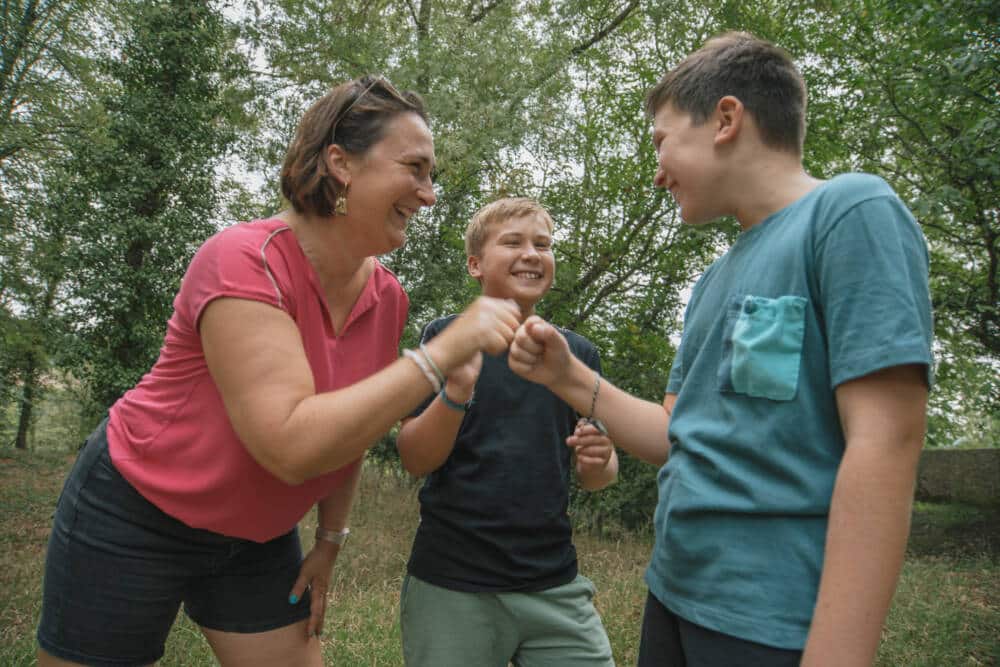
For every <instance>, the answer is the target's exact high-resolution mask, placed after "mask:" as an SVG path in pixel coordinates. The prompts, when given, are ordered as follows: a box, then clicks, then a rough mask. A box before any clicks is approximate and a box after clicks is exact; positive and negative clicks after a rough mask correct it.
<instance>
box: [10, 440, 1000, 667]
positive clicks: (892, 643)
mask: <svg viewBox="0 0 1000 667" xmlns="http://www.w3.org/2000/svg"><path fill="white" fill-rule="evenodd" d="M72 459H73V457H72V456H69V455H66V454H55V453H52V452H49V451H34V452H20V451H15V450H12V449H9V448H8V449H0V665H4V666H5V667H6V666H15V665H31V664H33V663H34V652H35V644H34V629H35V624H36V622H37V620H38V611H39V598H40V591H41V570H42V561H43V557H44V549H45V541H46V537H47V534H48V530H49V521H50V517H51V514H52V508H53V506H54V503H55V500H56V497H57V496H58V493H59V489H60V487H61V484H62V480H63V477H64V475H65V474H66V472H67V471H68V469H69V466H70V465H71V463H72ZM416 522H417V500H416V488H415V487H414V486H413V485H412V484H410V483H409V481H408V480H406V479H404V478H401V477H399V476H397V475H395V474H392V473H384V472H379V471H377V470H373V469H369V470H368V471H367V474H366V476H365V480H364V483H363V485H362V489H361V493H360V497H359V499H358V504H357V508H356V511H355V513H354V516H353V518H352V522H351V524H352V525H351V530H352V534H351V541H350V542H349V544H348V547H347V548H346V549H345V550H344V552H343V553H342V554H341V557H340V560H339V562H338V564H337V577H336V582H337V583H336V587H335V589H334V591H333V593H332V595H331V598H330V609H329V611H328V613H327V626H326V632H325V633H324V638H323V644H324V655H325V657H326V664H328V665H335V666H338V667H339V666H344V667H356V666H361V665H401V664H402V658H401V655H400V649H399V627H398V622H397V617H398V604H399V585H400V581H401V580H402V576H403V570H404V567H405V563H406V557H407V554H408V550H409V547H410V540H411V539H412V536H413V530H414V528H415V527H416ZM313 524H314V518H313V517H312V516H310V517H307V518H306V519H305V521H304V530H303V534H304V535H309V534H310V533H311V530H310V529H311V528H312V526H313ZM998 532H1000V519H998V517H997V516H996V513H995V512H993V513H991V512H988V511H986V510H981V509H976V508H969V507H960V506H954V505H926V504H918V505H917V507H916V510H915V514H914V531H913V539H911V550H910V554H909V557H908V558H907V562H906V565H905V568H904V570H903V576H902V580H901V582H900V586H899V589H898V592H897V594H896V598H895V601H894V604H893V608H892V611H891V613H890V616H889V619H888V622H887V624H886V627H885V628H884V630H883V635H882V636H883V642H882V646H881V649H880V651H879V657H878V661H877V663H876V664H878V665H879V666H880V667H898V666H906V667H919V666H926V667H942V666H947V667H957V666H962V665H968V666H974V665H975V666H980V665H998V664H1000V662H998V660H1000V658H998V655H1000V648H998V637H1000V596H998V592H1000V576H998V575H1000V569H998V551H1000V550H998V546H1000V540H998ZM577 547H578V551H579V553H580V558H581V571H582V572H583V573H584V574H586V575H587V576H589V577H590V578H591V579H593V580H594V582H595V583H596V584H597V586H598V589H599V591H600V592H599V593H598V597H597V599H596V604H597V607H598V609H599V610H600V612H601V614H602V616H603V618H604V622H605V625H606V626H607V629H608V633H609V635H610V637H611V643H612V646H613V649H614V653H615V658H616V661H617V662H618V664H620V665H630V664H635V658H636V649H637V643H638V630H639V624H640V620H641V613H642V605H643V602H644V600H645V595H646V589H645V587H644V586H643V583H642V572H643V569H644V568H645V565H646V559H647V557H648V555H649V550H650V538H649V537H648V536H630V537H627V538H625V539H616V540H611V539H601V538H597V537H593V536H590V535H579V536H578V537H577ZM160 664H161V665H164V666H175V665H176V666H182V665H183V666H185V667H190V666H191V665H211V664H213V660H212V657H211V653H210V652H209V650H208V647H207V645H206V644H205V642H204V641H203V640H202V638H201V635H200V634H199V633H198V630H197V628H195V627H194V626H193V625H192V624H191V623H190V622H188V621H187V620H186V618H185V617H184V615H183V614H181V615H180V617H179V620H178V623H177V624H176V625H175V627H174V630H173V632H172V633H171V635H170V639H169V642H168V644H167V653H166V655H165V656H164V659H163V660H162V661H161V662H160Z"/></svg>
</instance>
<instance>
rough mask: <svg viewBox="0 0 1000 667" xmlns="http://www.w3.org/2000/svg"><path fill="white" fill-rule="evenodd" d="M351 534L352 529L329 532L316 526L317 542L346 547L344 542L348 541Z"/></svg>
mask: <svg viewBox="0 0 1000 667" xmlns="http://www.w3.org/2000/svg"><path fill="white" fill-rule="evenodd" d="M350 534H351V529H350V528H344V529H343V530H327V529H326V528H323V527H321V526H316V541H317V542H318V541H320V540H322V541H324V542H332V543H333V544H336V545H337V546H341V547H342V546H344V542H346V541H347V536H348V535H350Z"/></svg>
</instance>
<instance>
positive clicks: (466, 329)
mask: <svg viewBox="0 0 1000 667" xmlns="http://www.w3.org/2000/svg"><path fill="white" fill-rule="evenodd" d="M518 315H519V311H518V309H517V307H516V306H515V305H513V304H512V303H511V302H508V301H504V300H500V299H490V298H487V297H481V298H480V299H477V300H476V301H475V302H473V304H472V305H471V306H469V308H468V309H466V311H465V312H464V313H463V314H462V315H460V316H459V317H458V318H456V320H455V321H454V322H452V324H451V325H450V326H449V327H448V328H447V329H446V330H445V331H444V332H442V333H441V334H440V335H439V336H437V337H436V338H435V339H434V340H432V341H430V342H429V343H428V344H427V352H428V354H430V356H431V357H432V358H433V360H434V362H435V363H436V364H437V366H438V367H439V368H440V369H441V370H442V372H443V373H445V374H447V373H449V372H451V370H452V369H454V368H456V367H457V366H459V365H461V364H463V363H464V362H465V361H466V360H468V359H469V357H471V356H472V355H473V354H474V353H476V352H478V351H479V350H486V351H488V352H492V353H498V352H501V351H503V350H505V349H506V348H507V345H508V344H509V342H510V340H511V339H512V338H513V336H514V331H515V330H516V329H517V326H518ZM200 332H201V339H202V346H203V348H204V351H205V359H206V362H207V364H208V369H209V372H210V373H211V375H212V379H213V380H214V381H215V383H216V385H217V386H218V388H219V392H220V394H221V395H222V400H223V403H224V404H225V407H226V413H227V415H228V416H229V419H230V421H231V422H232V424H233V428H234V430H235V431H236V434H237V435H238V436H239V437H240V440H241V441H242V442H243V443H244V445H245V446H246V448H247V450H248V451H249V452H250V454H251V455H252V456H253V457H254V459H255V460H256V461H257V462H258V463H260V464H261V465H262V466H263V467H264V468H266V469H267V470H268V471H270V472H271V473H272V474H274V475H275V476H277V477H278V478H280V479H282V480H283V481H285V482H287V483H289V484H300V483H302V482H303V481H305V480H307V479H310V478H312V477H316V476H318V475H320V474H323V473H326V472H329V471H331V470H336V469H338V468H342V467H343V466H344V465H346V464H348V463H350V462H351V461H353V460H355V459H357V458H359V457H360V456H361V455H362V454H363V453H364V451H365V450H366V449H368V447H370V446H371V444H372V443H374V442H375V441H376V440H377V439H378V438H379V436H381V435H382V434H384V433H386V432H387V431H388V430H389V429H390V428H391V427H392V426H393V424H395V423H396V422H397V421H398V420H399V419H400V418H401V417H403V416H404V415H406V414H408V413H409V412H410V411H411V410H413V408H415V407H416V406H417V405H418V404H419V403H420V401H421V400H423V399H424V398H425V397H426V396H427V394H428V393H430V392H431V391H432V388H431V385H430V383H428V381H427V379H426V378H425V376H424V374H423V372H422V371H421V370H420V369H419V368H418V367H417V365H416V364H415V363H413V361H411V360H409V359H399V360H397V361H395V362H393V363H392V364H390V365H389V366H387V367H386V368H384V369H383V370H381V371H379V372H378V373H375V374H374V375H371V376H369V377H368V378H365V379H364V380H361V381H360V382H357V383H355V384H353V385H351V386H349V387H345V388H343V389H339V390H337V391H333V392H325V393H316V387H315V385H314V384H313V379H312V378H313V376H312V371H311V370H310V368H309V364H308V361H307V359H306V355H305V350H304V349H303V347H302V342H301V336H300V333H299V330H298V328H297V326H296V324H295V322H294V321H293V320H292V319H291V318H290V317H289V316H288V315H287V314H286V313H284V312H283V311H281V310H279V309H277V308H273V307H271V306H269V305H266V304H264V303H260V302H256V301H249V300H243V299H228V298H222V299H216V300H214V301H212V302H211V303H210V304H209V305H208V306H207V307H206V308H205V312H204V314H203V315H202V318H201V323H200ZM292 443H294V446H290V445H291V444H292Z"/></svg>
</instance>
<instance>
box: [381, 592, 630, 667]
mask: <svg viewBox="0 0 1000 667" xmlns="http://www.w3.org/2000/svg"><path fill="white" fill-rule="evenodd" d="M593 598H594V584H593V583H592V582H591V581H590V580H589V579H587V578H586V577H584V576H582V575H578V576H577V577H576V579H574V580H573V581H571V582H570V583H568V584H565V585H563V586H557V587H555V588H550V589H548V590H544V591H537V592H533V593H465V592H461V591H453V590H449V589H447V588H441V587H439V586H434V585H432V584H429V583H427V582H426V581H422V580H420V579H417V578H416V577H413V576H410V575H407V577H406V578H405V579H404V580H403V590H402V595H401V599H400V625H401V629H402V635H403V657H404V659H405V660H406V666H407V667H472V666H474V667H507V663H508V662H511V663H513V664H514V665H515V666H516V667H614V664H615V663H614V660H613V659H612V657H611V644H610V643H609V642H608V636H607V633H605V631H604V625H603V624H602V623H601V617H600V616H599V615H598V613H597V610H596V609H595V608H594V604H593Z"/></svg>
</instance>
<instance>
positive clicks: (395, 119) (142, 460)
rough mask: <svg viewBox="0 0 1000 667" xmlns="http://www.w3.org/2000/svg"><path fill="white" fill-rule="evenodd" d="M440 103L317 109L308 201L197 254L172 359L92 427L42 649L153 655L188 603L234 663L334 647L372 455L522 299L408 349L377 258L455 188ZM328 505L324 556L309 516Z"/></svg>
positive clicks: (297, 155) (142, 660)
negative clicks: (333, 585)
mask: <svg viewBox="0 0 1000 667" xmlns="http://www.w3.org/2000/svg"><path fill="white" fill-rule="evenodd" d="M433 167H434V144H433V140H432V138H431V133H430V130H429V129H428V125H427V117H426V113H425V111H424V107H423V103H422V101H421V100H420V98H419V97H418V96H417V95H415V94H413V93H408V92H407V93H400V92H397V91H396V90H395V89H394V88H393V87H392V86H391V84H389V82H387V81H386V80H385V79H383V78H381V77H380V78H372V77H364V78H362V79H359V80H355V81H351V82H348V83H345V84H343V85H341V86H339V87H337V88H335V89H333V90H332V91H331V92H330V93H328V94H327V95H326V96H325V97H323V98H322V99H320V100H319V101H318V102H317V103H316V104H314V105H313V106H312V107H311V108H310V109H309V110H308V111H307V112H306V114H305V115H304V116H303V118H302V120H301V122H300V124H299V127H298V131H297V133H296V137H295V140H294V142H293V143H292V145H291V148H290V149H289V151H288V155H287V156H286V159H285V164H284V167H283V169H282V172H281V187H282V192H283V193H284V195H285V197H286V198H287V199H288V201H289V202H290V203H291V209H290V210H288V211H285V212H283V213H281V214H279V215H277V216H275V217H273V218H271V219H267V220H258V221H254V222H252V223H246V224H242V225H235V226H233V227H230V228H228V229H226V230H224V231H222V232H220V233H218V234H216V235H215V236H213V237H212V238H211V239H209V240H208V241H207V242H206V243H205V244H204V245H203V246H202V248H201V249H200V250H199V251H198V253H197V254H196V255H195V257H194V259H193V260H192V262H191V265H190V267H189V268H188V271H187V273H186V275H185V277H184V281H183V283H182V285H181V288H180V291H179V292H178V294H177V297H176V299H175V301H174V314H173V316H172V317H171V319H170V322H169V323H168V327H167V334H166V337H165V340H164V344H163V348H162V350H161V354H160V358H159V359H158V361H157V362H156V364H155V365H154V366H153V368H152V370H151V371H150V372H149V373H148V374H147V375H146V376H144V377H143V379H142V380H141V381H140V382H139V384H138V385H137V386H136V387H135V388H133V389H132V390H131V391H129V392H128V393H126V394H125V395H124V396H123V397H122V398H121V399H120V400H119V401H118V402H117V403H116V404H115V405H114V406H113V407H112V408H111V411H110V414H109V417H108V419H106V420H105V421H104V422H103V423H102V424H101V426H100V427H99V428H98V429H97V431H95V432H94V434H92V435H91V437H90V438H89V440H88V443H87V446H86V447H85V448H84V450H83V452H82V453H81V456H80V458H79V460H78V461H77V463H76V465H75V466H74V469H73V471H72V472H71V473H70V476H69V479H68V480H67V482H66V486H65V488H64V490H63V494H62V496H61V498H60V501H59V505H58V508H57V511H56V516H55V520H54V526H53V531H52V536H51V538H50V542H49V552H48V555H47V558H46V570H45V584H44V593H43V606H42V618H41V621H40V625H39V630H38V641H39V653H38V656H39V664H40V665H43V666H46V665H62V664H76V663H84V664H115V665H131V664H150V663H153V662H155V661H156V660H157V659H159V658H160V657H161V656H162V654H163V646H164V640H165V638H166V636H167V634H168V633H169V630H170V627H171V625H172V623H173V620H174V618H175V616H176V613H177V610H178V607H179V606H180V604H181V603H182V602H183V604H184V609H185V612H186V613H187V614H188V616H189V617H191V618H192V619H193V620H194V621H195V622H196V623H197V624H198V625H199V626H200V627H201V629H202V632H203V633H204V634H205V637H206V638H207V640H208V642H209V644H210V645H211V647H212V650H213V651H214V652H215V655H216V656H217V657H218V659H219V661H220V662H221V663H222V664H223V665H240V666H244V665H277V664H281V665H321V664H322V659H321V654H320V645H319V641H318V640H317V638H316V637H317V635H318V634H319V631H320V629H321V628H322V624H323V616H324V611H325V607H326V599H325V598H326V591H327V587H328V584H329V580H330V576H331V572H332V569H333V565H334V562H335V561H336V558H337V554H338V552H339V550H340V548H341V545H342V544H343V542H344V539H345V538H346V536H347V533H348V530H347V518H348V514H349V512H350V508H351V501H352V499H353V497H354V493H355V488H356V485H357V480H358V476H359V471H360V464H359V461H360V458H361V457H362V456H363V454H364V452H365V450H366V449H367V448H368V447H369V446H370V445H371V444H372V443H374V442H375V441H376V440H377V438H378V437H379V436H380V435H382V434H383V433H385V432H386V431H388V430H389V428H391V426H392V425H393V424H394V423H395V422H396V421H397V420H398V419H399V418H400V417H401V416H403V415H406V414H408V413H409V412H410V410H412V409H413V408H414V407H415V406H416V405H417V404H419V403H420V402H421V401H422V400H423V399H424V398H425V397H426V396H427V395H428V394H429V393H430V391H432V390H434V391H439V390H440V389H441V386H442V385H443V383H444V381H445V377H446V375H447V374H448V373H449V372H451V371H452V370H453V369H456V368H458V367H461V366H462V365H463V364H465V363H470V362H471V360H472V359H474V357H476V356H478V354H479V352H480V351H481V350H485V351H488V352H493V353H496V352H500V351H502V350H504V349H506V347H507V345H508V344H509V342H510V340H511V339H512V338H513V335H514V331H515V329H516V328H517V326H518V319H517V309H516V307H515V306H514V305H512V304H511V303H508V302H505V301H499V300H492V299H480V300H478V301H476V302H474V303H473V304H472V305H471V306H470V307H469V308H468V310H467V311H466V312H465V313H464V314H463V316H462V317H461V318H459V320H457V321H456V325H457V326H456V325H453V326H451V327H449V328H448V331H447V332H446V333H445V334H442V335H441V336H439V337H438V338H436V339H435V340H434V341H432V342H430V343H429V344H428V345H427V346H426V347H423V348H421V349H420V350H417V351H411V350H407V351H406V355H405V357H406V358H400V359H398V360H397V350H398V345H399V339H400V335H401V332H402V328H403V325H404V321H405V318H406V312H407V308H408V301H407V298H406V294H405V293H404V292H403V290H402V288H401V287H400V285H399V283H398V282H397V281H396V278H395V276H393V275H392V274H391V273H390V272H389V271H388V270H386V269H385V268H384V267H382V265H381V264H379V262H378V261H377V260H376V259H375V256H376V255H379V254H382V253H385V252H388V251H390V250H393V249H394V248H398V247H399V246H401V245H402V244H403V242H404V240H405V233H406V226H407V222H408V221H409V219H410V217H411V216H412V215H413V214H414V213H416V212H417V211H418V210H419V209H420V208H421V207H424V206H430V205H432V204H433V203H434V201H435V195H434V190H433V187H432V184H431V179H430V174H431V170H432V169H433ZM313 504H316V506H317V508H318V518H319V528H318V529H317V539H316V546H315V547H314V548H313V549H312V550H311V551H310V552H309V553H308V554H307V555H306V556H305V558H304V559H303V558H302V552H301V549H300V546H299V540H298V534H297V531H296V524H297V523H298V521H299V520H300V519H301V518H302V516H303V515H304V514H305V513H306V512H307V511H308V510H309V508H310V507H311V506H312V505H313Z"/></svg>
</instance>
